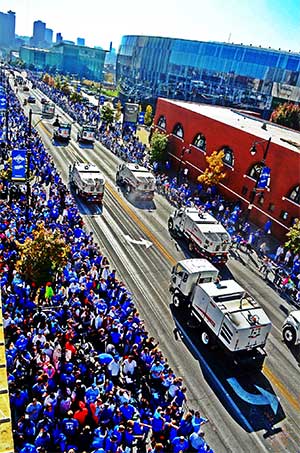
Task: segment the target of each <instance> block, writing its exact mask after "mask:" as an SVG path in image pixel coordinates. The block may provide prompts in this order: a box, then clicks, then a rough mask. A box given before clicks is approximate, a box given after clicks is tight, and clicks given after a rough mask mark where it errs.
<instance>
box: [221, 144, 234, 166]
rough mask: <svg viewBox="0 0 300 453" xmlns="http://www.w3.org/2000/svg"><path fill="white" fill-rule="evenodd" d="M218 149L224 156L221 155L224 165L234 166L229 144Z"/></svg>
mask: <svg viewBox="0 0 300 453" xmlns="http://www.w3.org/2000/svg"><path fill="white" fill-rule="evenodd" d="M220 151H223V153H224V157H223V163H224V164H225V165H229V166H230V167H233V166H234V155H233V151H232V149H231V148H229V146H227V145H225V146H222V148H220Z"/></svg>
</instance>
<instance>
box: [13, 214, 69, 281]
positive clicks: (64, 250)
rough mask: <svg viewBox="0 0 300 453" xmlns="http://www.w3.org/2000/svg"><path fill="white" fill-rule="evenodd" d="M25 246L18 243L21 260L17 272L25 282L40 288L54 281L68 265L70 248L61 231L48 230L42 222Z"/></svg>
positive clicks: (17, 264) (26, 240) (18, 262)
mask: <svg viewBox="0 0 300 453" xmlns="http://www.w3.org/2000/svg"><path fill="white" fill-rule="evenodd" d="M32 235H33V237H32V238H30V237H28V238H26V239H25V242H24V243H23V244H21V243H19V242H17V249H18V252H19V254H20V259H19V260H18V261H17V263H16V270H17V271H18V272H19V273H20V274H21V275H22V276H23V277H24V279H25V281H28V282H34V283H35V284H36V285H37V286H38V287H39V286H41V285H43V284H45V283H46V282H47V281H53V280H54V278H55V274H56V273H57V272H59V271H61V270H62V267H63V266H64V265H65V264H66V263H67V258H68V254H69V253H70V247H69V246H68V245H66V244H65V240H64V238H63V237H62V236H61V233H60V231H59V230H55V231H53V232H52V231H51V230H48V229H47V228H46V227H45V225H44V222H40V223H39V224H38V225H37V227H36V229H35V230H33V232H32Z"/></svg>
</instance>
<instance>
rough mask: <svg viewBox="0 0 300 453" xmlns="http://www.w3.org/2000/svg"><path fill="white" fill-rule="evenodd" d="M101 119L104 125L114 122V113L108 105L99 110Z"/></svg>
mask: <svg viewBox="0 0 300 453" xmlns="http://www.w3.org/2000/svg"><path fill="white" fill-rule="evenodd" d="M101 118H102V121H104V122H105V123H106V124H111V123H112V122H113V120H114V111H113V109H112V107H111V106H110V105H108V104H106V105H104V106H103V107H102V109H101Z"/></svg>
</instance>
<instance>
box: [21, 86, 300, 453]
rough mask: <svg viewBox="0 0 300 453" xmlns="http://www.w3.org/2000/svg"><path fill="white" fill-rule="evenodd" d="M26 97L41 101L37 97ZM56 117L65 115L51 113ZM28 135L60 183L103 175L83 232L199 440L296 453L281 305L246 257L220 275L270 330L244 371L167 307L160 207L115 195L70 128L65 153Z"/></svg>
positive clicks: (47, 124)
mask: <svg viewBox="0 0 300 453" xmlns="http://www.w3.org/2000/svg"><path fill="white" fill-rule="evenodd" d="M32 94H34V95H35V96H36V98H41V97H44V96H43V95H42V93H40V92H38V90H33V93H32ZM21 97H23V93H21ZM32 109H33V110H36V111H40V110H41V106H40V105H39V103H37V105H36V106H32ZM27 111H28V109H27ZM57 112H58V113H59V114H60V115H62V116H63V117H65V118H67V116H66V115H64V114H63V112H61V111H60V110H59V109H57ZM52 122H53V120H52ZM33 124H35V121H33ZM37 129H38V130H39V132H40V134H41V136H42V138H43V140H44V143H45V145H46V147H47V148H48V149H49V152H50V153H51V154H52V155H53V158H54V160H55V163H56V165H57V167H58V168H59V170H60V172H61V175H62V177H63V179H64V181H65V182H66V183H68V165H69V164H70V163H71V162H73V161H74V160H80V161H87V162H93V163H95V164H97V165H98V166H99V167H100V168H101V170H102V171H103V173H104V175H105V177H106V192H105V197H104V205H103V210H102V209H100V207H99V206H95V205H92V204H89V205H87V204H85V203H84V202H83V201H82V200H80V199H77V203H78V206H79V208H80V210H81V213H82V215H83V217H84V221H85V224H86V227H87V228H88V229H92V230H93V232H94V236H95V239H96V240H97V241H98V242H99V244H100V245H101V248H102V250H103V252H104V253H105V254H106V255H107V256H108V258H109V261H110V263H111V265H112V266H113V267H115V268H116V269H117V276H118V278H120V279H122V280H123V281H124V282H125V283H126V285H127V287H128V288H129V289H130V291H131V292H132V294H133V296H134V300H135V303H136V305H137V307H138V309H139V311H140V313H141V315H142V317H143V319H145V324H146V326H147V329H148V331H149V333H150V334H151V335H153V336H155V338H156V339H157V340H159V342H160V348H161V349H162V351H163V353H164V356H165V357H167V358H168V361H169V363H170V364H171V366H172V368H173V369H174V371H175V372H176V375H178V376H182V377H183V378H184V382H185V384H186V386H187V388H188V401H189V403H188V405H189V407H191V408H194V409H199V410H200V411H201V413H203V414H204V415H205V416H206V417H207V418H208V419H209V420H210V423H209V424H208V425H206V426H204V431H205V432H206V440H207V442H208V443H209V444H210V445H211V446H212V447H213V448H214V450H215V451H216V452H218V453H223V452H224V453H225V452H245V453H246V452H249V453H250V452H251V453H252V452H267V451H268V452H288V453H299V451H300V398H299V394H300V386H299V355H298V359H297V351H296V352H295V351H293V353H292V352H291V351H290V350H289V349H288V348H287V347H286V346H285V345H284V344H283V343H282V340H281V325H282V322H283V320H284V318H285V316H286V313H287V312H288V310H289V309H291V307H289V306H288V304H287V303H286V302H285V301H283V300H282V299H281V298H280V297H279V295H278V294H277V293H276V292H275V291H274V290H273V289H272V287H271V286H269V285H268V284H267V283H266V282H264V281H263V280H262V278H261V276H260V275H259V272H258V271H257V268H256V266H255V264H254V263H253V262H252V261H251V259H250V258H249V257H248V256H247V255H244V254H243V253H240V256H238V257H237V258H238V259H235V258H231V259H230V260H229V262H228V266H227V267H226V268H225V269H223V273H231V274H232V276H233V277H234V278H235V279H236V280H237V281H238V282H239V283H240V284H241V285H242V286H243V287H244V288H246V289H247V290H248V291H249V293H251V295H252V296H253V297H254V298H256V299H257V300H258V301H259V302H260V304H261V305H262V306H263V307H264V309H265V310H266V312H267V314H268V316H269V317H270V319H271V321H272V323H273V329H272V332H271V335H270V337H269V340H268V344H267V348H266V350H267V353H268V357H267V359H266V361H265V366H264V369H263V371H262V372H261V373H248V374H245V373H242V372H241V370H232V369H230V367H229V366H228V364H227V363H226V360H224V357H223V356H222V355H221V354H220V353H219V352H218V351H207V350H205V348H204V347H203V346H201V345H199V339H198V336H197V329H191V328H190V327H188V325H187V323H186V321H187V319H186V316H185V314H184V315H182V314H178V313H176V312H173V311H172V309H171V308H172V307H171V306H170V302H171V299H170V294H169V291H168V283H169V278H170V272H171V268H172V266H173V265H174V264H175V263H176V262H177V261H178V260H179V259H183V258H184V257H186V256H188V252H187V250H186V249H185V247H184V244H182V243H177V242H175V241H174V240H173V239H172V238H171V237H170V235H169V233H168V230H167V219H168V216H169V214H170V212H171V211H172V207H171V206H170V205H169V203H168V202H167V201H166V200H165V199H164V198H163V197H162V196H160V195H156V196H155V200H154V203H150V204H144V205H138V204H137V203H136V202H135V200H133V199H129V198H127V197H126V196H124V194H123V193H122V192H120V191H119V190H118V188H117V187H116V185H115V180H114V178H115V171H116V167H117V164H118V162H119V159H118V158H116V156H114V155H113V154H112V153H111V152H110V151H108V150H106V149H105V148H104V147H103V146H101V145H100V144H99V143H95V146H94V148H88V147H79V145H78V144H77V142H76V134H77V126H76V125H73V126H72V140H71V142H70V144H69V145H68V146H53V144H52V141H51V137H52V126H51V121H47V120H45V121H43V122H41V123H39V125H38V126H37ZM143 240H146V241H148V242H146V241H143ZM133 241H135V243H134V242H133ZM149 242H150V243H151V245H150V244H149Z"/></svg>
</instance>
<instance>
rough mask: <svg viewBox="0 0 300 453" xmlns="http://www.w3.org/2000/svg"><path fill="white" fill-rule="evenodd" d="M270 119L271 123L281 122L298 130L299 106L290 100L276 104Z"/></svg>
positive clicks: (299, 120) (299, 128)
mask: <svg viewBox="0 0 300 453" xmlns="http://www.w3.org/2000/svg"><path fill="white" fill-rule="evenodd" d="M270 120H271V121H272V122H273V123H277V124H281V125H282V126H286V127H289V128H291V129H295V130H296V131H299V130H300V107H299V105H296V104H293V103H291V102H285V103H284V104H280V105H278V107H277V108H276V109H275V110H274V111H273V113H272V115H271V118H270Z"/></svg>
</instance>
